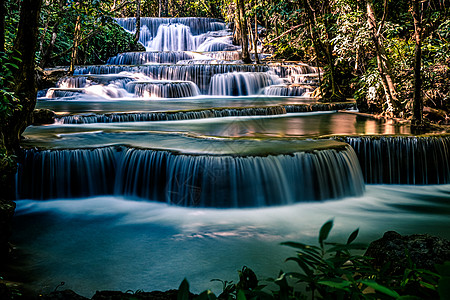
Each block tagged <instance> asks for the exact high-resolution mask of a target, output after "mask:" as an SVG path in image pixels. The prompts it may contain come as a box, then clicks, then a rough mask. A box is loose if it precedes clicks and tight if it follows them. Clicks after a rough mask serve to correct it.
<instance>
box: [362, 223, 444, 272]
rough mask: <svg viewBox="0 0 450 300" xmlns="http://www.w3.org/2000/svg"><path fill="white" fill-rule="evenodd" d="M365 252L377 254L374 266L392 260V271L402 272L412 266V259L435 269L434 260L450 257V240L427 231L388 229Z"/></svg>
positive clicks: (440, 261) (373, 255)
mask: <svg viewBox="0 0 450 300" xmlns="http://www.w3.org/2000/svg"><path fill="white" fill-rule="evenodd" d="M365 255H366V256H369V257H373V258H374V260H373V264H374V266H375V267H379V268H381V267H382V266H386V265H387V264H390V266H389V267H388V269H387V274H390V275H401V274H403V273H404V270H405V268H408V267H410V262H409V260H411V263H413V264H415V265H416V267H417V268H420V269H427V270H432V271H435V267H434V265H435V264H442V263H444V262H445V261H448V260H450V241H448V240H446V239H443V238H440V237H436V236H431V235H428V234H413V235H408V236H402V235H400V234H399V233H397V232H395V231H388V232H386V233H385V234H384V235H383V237H382V238H381V239H379V240H376V241H374V242H372V243H371V244H370V245H369V248H368V249H367V251H366V253H365Z"/></svg>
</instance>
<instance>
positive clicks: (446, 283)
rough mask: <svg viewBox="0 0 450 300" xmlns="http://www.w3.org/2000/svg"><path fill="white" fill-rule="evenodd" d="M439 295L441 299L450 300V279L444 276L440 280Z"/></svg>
mask: <svg viewBox="0 0 450 300" xmlns="http://www.w3.org/2000/svg"><path fill="white" fill-rule="evenodd" d="M438 293H439V297H440V298H441V299H449V298H450V277H449V276H444V277H442V278H441V279H439V286H438Z"/></svg>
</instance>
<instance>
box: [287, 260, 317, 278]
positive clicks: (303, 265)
mask: <svg viewBox="0 0 450 300" xmlns="http://www.w3.org/2000/svg"><path fill="white" fill-rule="evenodd" d="M289 260H292V261H295V262H296V263H297V264H298V265H299V267H300V268H301V269H302V270H303V272H305V274H306V275H308V276H312V275H313V273H314V272H313V271H312V270H311V269H310V268H309V266H308V265H307V264H306V263H305V262H304V261H303V260H302V259H299V258H297V257H289V258H287V259H286V261H289Z"/></svg>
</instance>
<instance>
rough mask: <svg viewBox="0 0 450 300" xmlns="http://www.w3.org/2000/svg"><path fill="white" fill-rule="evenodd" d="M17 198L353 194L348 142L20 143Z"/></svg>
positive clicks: (196, 200)
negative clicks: (177, 147)
mask: <svg viewBox="0 0 450 300" xmlns="http://www.w3.org/2000/svg"><path fill="white" fill-rule="evenodd" d="M19 169H20V170H19V174H18V178H19V180H18V194H19V197H20V198H21V199H54V198H70V197H80V196H93V195H108V194H115V195H127V196H136V197H140V198H144V199H149V200H154V201H161V202H166V203H169V204H175V205H182V206H200V207H259V206H268V205H282V204H289V203H295V202H302V201H317V200H327V199H337V198H342V197H347V196H358V195H361V194H362V193H363V191H364V184H363V180H362V176H361V170H360V167H359V165H358V161H357V158H356V155H355V153H354V151H353V150H352V149H351V148H350V147H348V146H347V147H345V146H344V147H343V148H342V147H339V149H326V150H315V151H311V152H297V153H293V154H291V155H284V154H283V155H267V156H245V157H236V156H230V155H221V156H215V155H185V154H175V153H172V152H168V151H154V150H141V149H132V148H124V147H107V148H98V149H83V150H80V149H76V150H40V151H39V150H26V151H25V153H24V160H23V164H22V165H21V166H20V168H19Z"/></svg>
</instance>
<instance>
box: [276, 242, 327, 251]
mask: <svg viewBox="0 0 450 300" xmlns="http://www.w3.org/2000/svg"><path fill="white" fill-rule="evenodd" d="M281 245H283V246H289V247H292V248H297V249H317V250H319V249H320V248H319V247H317V246H312V245H306V244H303V243H297V242H284V243H281ZM317 253H319V252H317Z"/></svg>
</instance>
